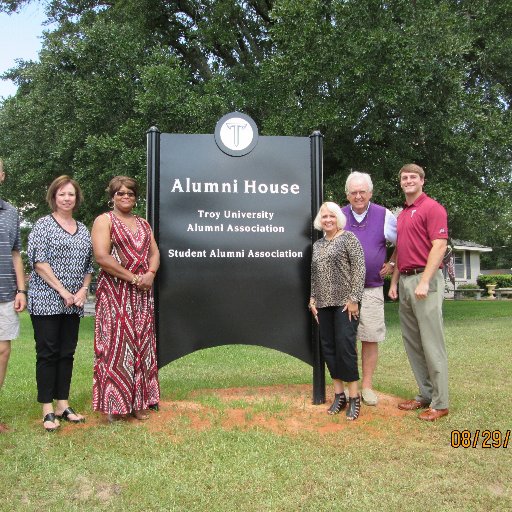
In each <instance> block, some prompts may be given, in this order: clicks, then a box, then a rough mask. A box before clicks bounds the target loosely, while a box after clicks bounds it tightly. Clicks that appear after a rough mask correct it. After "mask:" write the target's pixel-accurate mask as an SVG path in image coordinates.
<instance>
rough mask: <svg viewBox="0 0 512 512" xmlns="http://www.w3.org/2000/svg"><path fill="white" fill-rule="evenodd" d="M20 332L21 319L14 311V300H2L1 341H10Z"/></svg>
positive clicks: (0, 313) (0, 307) (0, 308)
mask: <svg viewBox="0 0 512 512" xmlns="http://www.w3.org/2000/svg"><path fill="white" fill-rule="evenodd" d="M19 333H20V319H19V318H18V313H16V311H14V301H11V302H0V341H10V340H14V339H16V338H17V337H18V335H19Z"/></svg>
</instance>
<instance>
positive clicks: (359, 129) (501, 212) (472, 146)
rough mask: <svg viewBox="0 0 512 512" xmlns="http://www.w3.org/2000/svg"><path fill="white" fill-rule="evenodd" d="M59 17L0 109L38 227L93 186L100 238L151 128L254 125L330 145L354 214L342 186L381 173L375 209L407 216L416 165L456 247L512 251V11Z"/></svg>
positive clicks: (142, 7)
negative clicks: (115, 185)
mask: <svg viewBox="0 0 512 512" xmlns="http://www.w3.org/2000/svg"><path fill="white" fill-rule="evenodd" d="M28 1H30V0H27V1H26V2H23V1H19V2H17V1H7V2H6V1H0V9H2V10H4V11H9V10H11V11H12V10H16V9H19V8H20V6H22V4H24V3H27V2H28ZM46 6H47V9H48V15H49V17H50V19H52V20H54V21H56V22H57V23H58V29H57V30H56V31H54V32H52V33H47V34H46V35H45V43H44V47H43V51H42V52H41V56H40V62H37V63H34V62H25V63H20V64H19V65H18V66H17V67H16V68H14V69H13V70H11V71H10V72H9V77H11V78H14V79H15V80H16V81H17V83H18V84H19V90H18V93H17V94H16V96H15V97H14V98H11V99H8V100H7V101H6V102H5V103H4V104H3V105H2V107H1V109H0V153H1V154H2V155H3V156H4V158H5V159H6V160H7V164H8V165H9V166H11V167H12V168H13V169H16V173H15V175H14V176H12V177H11V180H10V181H11V183H10V185H9V186H10V189H9V194H10V197H14V198H15V199H16V201H17V202H18V204H20V205H24V206H25V211H26V215H27V216H28V217H30V218H34V216H38V215H40V214H41V211H42V209H41V207H40V204H41V197H42V190H43V189H44V188H45V186H46V185H47V183H48V182H49V180H50V179H51V178H52V177H54V176H56V175H57V174H60V173H62V172H69V173H71V174H73V175H75V177H77V178H78V179H79V180H80V182H81V183H83V184H84V188H86V195H87V197H88V202H87V205H88V209H87V211H86V212H83V218H84V219H85V220H86V221H87V222H90V221H91V219H92V218H93V217H94V216H95V215H96V214H97V213H98V212H100V211H102V210H103V209H104V200H105V198H104V196H103V195H102V191H103V189H104V187H105V185H106V182H107V181H108V179H109V177H110V176H112V175H114V174H119V173H122V174H129V175H132V176H135V177H137V178H139V179H140V180H141V181H142V182H144V180H145V165H144V164H145V150H144V147H145V131H146V130H147V129H148V128H149V127H150V126H151V125H157V126H158V127H159V128H160V129H161V130H162V131H168V132H188V133H201V132H203V133H204V132H206V133H211V132H212V131H213V128H214V126H215V123H216V121H217V120H218V119H219V118H220V117H221V116H222V115H223V114H225V113H226V112H229V111H232V110H241V111H244V112H246V113H247V114H249V115H251V116H252V117H253V118H254V119H255V121H256V123H257V124H258V125H259V127H260V131H261V133H262V134H263V135H265V134H267V135H298V136H307V135H309V134H310V133H311V132H312V131H313V130H317V129H320V130H321V131H322V133H323V134H324V135H325V144H324V148H325V164H324V165H325V184H326V186H325V189H326V194H327V195H328V196H329V197H331V198H333V199H334V200H337V201H339V202H344V201H345V198H344V192H343V189H344V180H345V177H346V175H347V173H348V171H349V169H351V168H357V169H362V170H367V171H368V172H370V173H371V174H372V177H373V179H374V182H375V194H374V198H375V200H376V201H379V202H381V203H384V204H386V205H387V206H389V207H394V206H397V205H400V204H401V203H402V194H401V191H400V190H399V187H398V182H397V179H396V176H397V172H398V169H399V168H400V167H401V166H402V165H403V164H404V163H406V162H411V161H415V162H417V163H419V164H421V165H422V166H424V168H425V170H426V173H427V184H426V190H427V192H428V193H429V194H431V195H432V196H434V197H436V199H438V200H440V201H441V202H442V203H443V204H444V205H445V206H446V207H447V210H448V212H449V216H450V226H451V231H452V235H453V236H455V237H456V238H461V239H471V240H474V241H476V242H479V243H483V244H489V245H493V246H501V245H507V244H509V245H510V239H507V233H508V231H509V229H508V225H507V224H506V223H507V222H509V220H508V219H510V211H511V199H510V198H511V196H512V194H511V192H512V184H511V182H512V178H511V154H510V149H511V147H512V145H511V141H512V133H511V123H510V104H511V99H512V96H511V95H512V88H511V85H510V84H511V83H512V81H511V78H512V64H511V63H512V59H511V58H510V57H512V36H510V34H509V32H510V31H509V29H508V24H507V20H508V19H510V15H512V12H511V11H512V6H511V3H510V2H508V0H498V1H496V2H493V3H492V5H491V4H490V3H489V2H488V1H487V0H472V1H469V0H459V1H457V2H453V1H451V0H425V1H423V2H415V1H412V0H390V1H386V2H384V1H382V0H310V1H308V2H303V1H302V0H280V1H278V2H274V1H273V0H208V1H203V2H199V1H196V0H181V1H169V0H152V1H150V0H140V1H136V0H117V1H116V0H111V1H110V2H102V1H97V0H75V1H72V0H51V1H47V2H46ZM20 141H23V143H22V144H21V143H20ZM142 206H143V205H141V208H142ZM489 219H492V222H493V224H494V226H495V229H494V230H490V229H489ZM511 263H512V262H511Z"/></svg>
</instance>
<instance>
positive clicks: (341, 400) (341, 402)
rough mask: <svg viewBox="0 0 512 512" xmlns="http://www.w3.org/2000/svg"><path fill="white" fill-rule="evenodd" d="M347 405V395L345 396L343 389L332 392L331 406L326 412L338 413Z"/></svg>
mask: <svg viewBox="0 0 512 512" xmlns="http://www.w3.org/2000/svg"><path fill="white" fill-rule="evenodd" d="M346 406H347V397H346V396H345V391H342V392H341V393H335V394H334V402H333V403H332V404H331V407H329V409H327V414H331V415H333V414H339V413H340V411H342V410H343V409H345V407H346Z"/></svg>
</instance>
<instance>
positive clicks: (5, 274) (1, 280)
mask: <svg viewBox="0 0 512 512" xmlns="http://www.w3.org/2000/svg"><path fill="white" fill-rule="evenodd" d="M20 250H21V244H20V219H19V215H18V210H17V209H16V208H14V206H12V205H11V204H9V203H7V202H5V201H2V199H0V302H10V301H12V300H14V298H15V296H16V288H17V284H16V273H15V272H14V265H13V262H12V251H20Z"/></svg>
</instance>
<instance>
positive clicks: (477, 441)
mask: <svg viewBox="0 0 512 512" xmlns="http://www.w3.org/2000/svg"><path fill="white" fill-rule="evenodd" d="M509 440H510V430H506V431H505V432H503V433H502V432H501V430H482V431H480V430H475V431H474V432H471V431H470V430H452V432H451V439H450V446H451V447H452V448H476V447H477V446H479V445H481V446H482V448H508V442H509Z"/></svg>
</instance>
